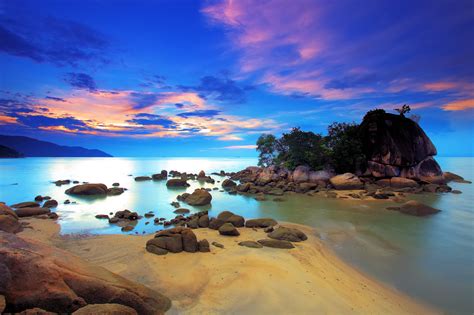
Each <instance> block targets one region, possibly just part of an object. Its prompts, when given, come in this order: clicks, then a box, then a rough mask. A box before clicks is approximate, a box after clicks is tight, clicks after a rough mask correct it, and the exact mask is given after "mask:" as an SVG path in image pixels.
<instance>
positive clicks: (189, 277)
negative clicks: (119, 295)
mask: <svg viewBox="0 0 474 315" xmlns="http://www.w3.org/2000/svg"><path fill="white" fill-rule="evenodd" d="M24 221H25V222H29V223H30V225H31V229H26V230H25V231H24V232H21V233H20V234H19V235H20V236H22V237H27V238H34V239H36V240H38V241H42V242H46V243H49V244H52V245H55V246H58V247H60V248H63V249H66V250H68V251H70V252H72V253H73V254H76V255H77V256H80V257H82V258H84V259H86V260H87V261H89V262H91V263H94V264H97V265H100V266H102V267H105V268H106V269H108V270H110V271H112V272H115V273H117V274H120V275H121V276H123V277H125V278H127V279H129V280H132V281H136V282H139V283H142V284H144V285H146V286H149V287H150V288H152V289H156V290H157V291H159V292H161V293H163V294H165V295H166V296H168V297H169V298H170V299H171V300H172V301H173V307H172V309H171V310H170V311H169V314H178V313H179V314H349V313H350V314H437V313H439V312H438V311H436V310H435V309H432V308H430V307H428V306H425V305H422V304H421V303H420V302H418V301H415V300H413V299H411V298H410V297H407V296H406V295H404V294H402V293H400V292H398V291H396V290H394V289H392V288H390V287H388V286H386V285H383V284H381V283H379V282H377V281H375V280H373V279H371V278H370V277H368V276H366V275H364V274H362V273H360V272H359V271H357V270H355V269H354V268H352V267H351V266H349V265H347V264H346V263H344V262H342V261H341V260H340V259H339V258H337V257H336V256H335V255H334V254H333V253H332V251H331V250H329V249H327V248H326V247H324V245H323V244H322V243H321V241H320V240H319V238H318V237H317V232H316V231H315V230H314V229H313V228H310V227H307V226H302V225H296V224H289V223H283V224H282V225H284V226H291V227H296V228H298V229H300V230H302V231H304V232H305V233H306V234H307V235H308V240H307V241H305V242H300V243H294V245H295V247H296V248H294V249H291V250H286V249H273V248H261V249H254V248H247V247H242V246H239V245H237V243H238V242H240V241H244V240H259V239H263V238H265V236H266V235H265V233H264V232H263V230H258V231H254V230H253V229H248V228H240V229H239V230H240V232H241V235H240V236H238V237H226V236H221V235H219V233H218V232H217V231H214V230H210V229H197V230H194V232H195V233H196V235H197V237H198V239H203V238H206V239H207V240H208V241H209V242H210V243H212V242H213V241H217V242H219V243H221V244H223V245H224V246H225V248H224V249H220V248H217V247H215V246H212V245H211V253H185V252H183V253H179V254H171V253H169V254H167V255H165V256H157V255H154V254H151V253H148V252H146V250H145V243H146V241H147V240H148V239H150V238H151V237H152V235H146V236H130V235H101V236H87V235H84V236H78V235H74V236H67V235H65V236H64V235H63V236H60V235H59V231H60V227H59V225H58V224H56V223H55V222H53V221H50V220H41V219H27V220H24Z"/></svg>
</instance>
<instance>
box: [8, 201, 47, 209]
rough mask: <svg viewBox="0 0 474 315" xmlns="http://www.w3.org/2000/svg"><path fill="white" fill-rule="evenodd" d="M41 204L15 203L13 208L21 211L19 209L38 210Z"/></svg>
mask: <svg viewBox="0 0 474 315" xmlns="http://www.w3.org/2000/svg"><path fill="white" fill-rule="evenodd" d="M39 206H40V205H39V203H37V202H33V201H25V202H20V203H15V204H14V205H11V207H12V208H15V209H19V208H36V207H39Z"/></svg>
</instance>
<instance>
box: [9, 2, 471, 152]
mask: <svg viewBox="0 0 474 315" xmlns="http://www.w3.org/2000/svg"><path fill="white" fill-rule="evenodd" d="M472 38H474V4H473V2H472V1H470V0H466V1H462V0H460V1H445V0H440V1H434V2H433V1H415V2H414V1H375V0H374V1H371V0H364V1H362V2H361V1H355V0H354V1H352V0H348V1H337V2H336V1H334V2H329V1H314V0H313V1H305V0H298V1H288V0H285V1H283V0H281V1H278V0H277V1H265V0H262V1H257V0H254V1H251V0H240V1H230V0H229V1H219V0H218V1H204V2H201V1H184V0H181V1H104V0H96V1H92V0H86V1H47V0H46V1H41V2H40V1H23V0H18V1H6V0H0V39H1V40H0V66H1V69H2V70H1V75H0V130H1V133H2V134H12V135H27V136H33V137H36V138H40V139H42V140H49V141H53V142H56V143H60V144H65V145H82V146H85V147H89V148H98V149H102V150H104V151H107V152H109V153H111V154H113V155H116V156H254V155H255V154H256V153H255V150H254V144H255V140H256V138H257V137H258V136H259V135H260V134H261V133H274V134H281V133H282V132H285V131H288V130H289V129H290V128H291V127H296V126H300V127H301V128H302V129H305V130H312V131H315V132H321V133H324V132H325V130H326V127H327V125H329V124H330V123H331V122H333V121H346V122H351V121H355V122H360V120H361V118H362V117H363V115H364V113H365V112H366V111H368V110H370V109H373V108H384V109H386V110H387V111H393V109H394V108H396V107H399V106H400V105H402V104H405V103H406V104H409V105H410V106H411V107H412V113H413V114H416V115H418V116H420V117H421V120H420V125H421V126H422V127H423V128H424V129H425V131H426V132H427V134H428V135H429V136H430V137H431V139H432V140H433V142H434V143H435V144H436V146H437V148H438V152H439V155H442V156H472V155H473V151H474V149H473V141H472V135H473V131H474V130H473V126H472V125H473V121H474V119H473V118H474V115H473V113H474V88H473V80H474V44H473V42H474V41H473V40H472Z"/></svg>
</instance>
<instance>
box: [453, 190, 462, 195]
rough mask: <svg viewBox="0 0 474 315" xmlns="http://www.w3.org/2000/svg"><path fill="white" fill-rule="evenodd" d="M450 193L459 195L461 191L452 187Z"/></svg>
mask: <svg viewBox="0 0 474 315" xmlns="http://www.w3.org/2000/svg"><path fill="white" fill-rule="evenodd" d="M451 193H453V194H456V195H459V194H462V191H460V190H457V189H453V190H451Z"/></svg>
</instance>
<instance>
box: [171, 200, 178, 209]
mask: <svg viewBox="0 0 474 315" xmlns="http://www.w3.org/2000/svg"><path fill="white" fill-rule="evenodd" d="M170 205H172V206H173V207H175V208H179V207H181V205H180V204H179V202H177V201H173V202H171V203H170Z"/></svg>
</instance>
